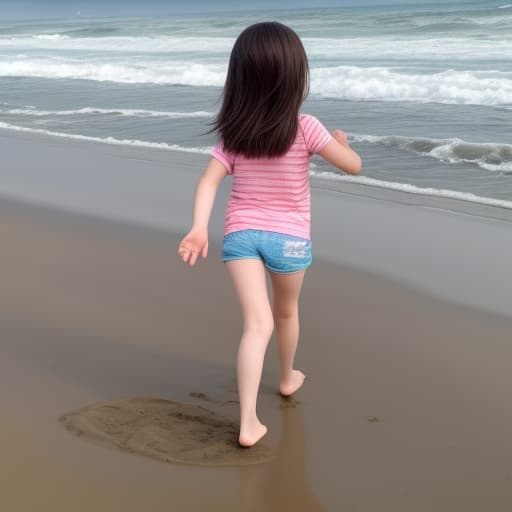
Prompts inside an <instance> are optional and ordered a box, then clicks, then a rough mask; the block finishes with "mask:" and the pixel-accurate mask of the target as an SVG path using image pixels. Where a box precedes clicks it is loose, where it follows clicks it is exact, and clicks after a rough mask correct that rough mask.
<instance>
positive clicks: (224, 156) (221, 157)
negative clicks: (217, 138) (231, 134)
mask: <svg viewBox="0 0 512 512" xmlns="http://www.w3.org/2000/svg"><path fill="white" fill-rule="evenodd" d="M210 154H211V156H212V157H213V158H216V159H217V160H218V161H219V162H220V163H222V164H223V165H224V167H225V168H226V170H227V172H228V174H233V162H234V158H233V155H232V154H231V153H229V152H228V151H225V150H224V147H223V145H222V142H218V143H217V145H216V146H215V147H214V148H213V149H212V152H211V153H210Z"/></svg>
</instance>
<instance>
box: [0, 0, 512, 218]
mask: <svg viewBox="0 0 512 512" xmlns="http://www.w3.org/2000/svg"><path fill="white" fill-rule="evenodd" d="M264 20H277V21H280V22H282V23H285V24H287V25H289V26H290V27H292V28H293V29H294V30H295V31H296V32H297V33H298V34H299V35H300V37H301V38H302V40H303V43H304V46H305V48H306V51H307V53H308V57H309V64H310V70H311V87H310V94H309V97H308V99H307V101H306V102H305V103H304V105H303V107H302V112H307V113H311V114H313V115H316V116H317V117H318V118H319V119H320V120H321V121H322V122H323V123H324V124H325V126H326V127H327V128H329V129H330V130H333V129H335V128H340V129H342V130H344V131H346V132H347V133H348V135H349V140H350V142H351V144H352V146H353V148H354V149H355V150H356V151H357V152H358V153H359V154H360V155H361V157H362V160H363V170H362V173H361V175H360V176H357V177H352V176H346V175H342V174H341V173H340V172H337V171H336V170H335V169H334V168H333V167H331V166H329V165H328V164H326V163H325V162H323V161H322V160H321V159H320V158H319V157H316V156H315V157H314V158H313V160H312V166H311V173H312V175H314V176H315V177H317V178H318V179H321V180H323V185H322V186H323V187H324V188H325V187H327V188H329V186H330V185H329V184H330V183H331V184H332V186H333V188H335V187H334V185H335V182H336V181H339V180H349V181H361V182H364V183H367V184H370V185H374V186H379V187H389V188H395V189H400V190H404V191H406V192H413V193H422V192H423V193H428V194H433V195H445V196H446V195H447V196H453V197H458V198H462V199H466V200H468V201H475V202H484V203H487V204H497V205H500V206H502V207H505V208H512V4H507V3H504V2H481V3H471V4H460V3H457V4H450V3H449V2H444V3H443V4H440V5H435V4H431V5H423V6H422V5H421V3H420V4H417V5H416V6H414V7H411V6H409V7H404V6H400V7H386V8H384V7H366V8H358V7H350V8H348V7H346V8H329V9H326V8H325V9H320V8H311V9H288V10H273V11H266V12H263V11H244V12H235V11H232V12H227V13H226V12H223V13H204V14H201V13H195V14H188V15H184V14H173V13H172V9H171V8H170V12H169V14H168V15H166V16H159V17H158V18H156V17H155V18H151V17H139V18H136V17H129V18H112V17H110V18H100V19H95V18H84V17H81V16H74V17H72V18H68V19H60V20H44V21H42V20H32V21H26V20H25V21H17V22H16V21H9V22H7V21H4V22H2V21H1V18H0V129H4V130H5V129H7V130H24V131H33V132H40V133H47V134H51V135H54V136H56V137H71V138H85V139H89V140H97V141H98V142H101V143H107V144H122V145H123V144H124V145H141V146H149V147H156V148H164V149H172V150H178V151H184V152H198V153H208V152H209V150H210V149H211V148H212V146H213V144H214V143H215V141H216V138H215V135H214V134H205V132H206V131H207V130H208V129H209V128H210V127H211V125H210V124H209V123H210V122H211V120H212V118H213V116H214V114H215V113H216V111H217V110H218V108H219V106H220V98H221V93H222V85H223V83H224V80H225V76H226V70H227V65H228V58H229V53H230V51H231V48H232V46H233V43H234V41H235V38H236V36H237V35H238V34H239V33H240V32H241V30H243V29H244V28H245V27H246V26H247V25H249V24H251V23H255V22H257V21H264ZM169 172H172V169H169Z"/></svg>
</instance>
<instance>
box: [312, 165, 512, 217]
mask: <svg viewBox="0 0 512 512" xmlns="http://www.w3.org/2000/svg"><path fill="white" fill-rule="evenodd" d="M310 173H311V175H312V176H316V177H319V178H324V179H330V180H335V181H346V182H352V183H360V184H362V185H370V186H373V187H380V188H386V189H391V190H398V191H400V192H407V193H409V194H419V195H428V196H435V197H447V198H450V199H458V200H461V201H468V202H471V203H478V204H485V205H489V206H499V207H501V208H507V209H512V201H506V200H503V199H494V198H492V197H482V196H477V195H475V194H471V193H469V192H459V191H457V190H447V189H437V188H430V187H429V188H423V187H417V186H415V185H411V184H409V183H397V182H394V181H383V180H377V179H375V178H369V177H368V176H348V175H345V174H338V173H335V172H328V171H315V170H311V171H310Z"/></svg>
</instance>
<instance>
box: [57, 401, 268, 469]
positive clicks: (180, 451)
mask: <svg viewBox="0 0 512 512" xmlns="http://www.w3.org/2000/svg"><path fill="white" fill-rule="evenodd" d="M204 396H205V399H207V398H208V397H206V395H204ZM198 398H203V397H199V396H198ZM211 401H214V400H211ZM59 422H61V423H62V424H63V425H64V426H65V427H66V428H67V429H68V430H70V431H71V432H74V433H76V434H78V435H80V436H81V437H86V438H88V439H90V440H93V441H95V442H98V443H100V444H103V445H108V446H111V447H115V448H118V449H121V450H124V451H129V452H134V453H138V454H141V455H145V456H148V457H153V458H155V459H159V460H162V461H165V462H177V463H182V464H194V465H200V466H243V465H249V464H259V463H262V462H268V461H269V460H271V459H272V458H273V456H274V451H273V450H272V449H270V448H269V447H267V446H265V445H264V443H262V444H257V445H255V446H253V447H251V449H250V450H243V449H241V448H240V447H239V446H238V442H237V441H238V435H239V430H240V425H239V424H238V423H236V422H235V421H233V420H231V419H229V418H227V417H225V416H222V415H221V414H219V413H217V412H213V411H209V410H208V409H205V408H204V407H201V406H196V405H190V404H184V403H180V402H175V401H173V400H164V399H161V398H154V397H137V398H128V399H123V400H112V401H109V402H99V403H97V404H93V405H90V406H87V407H83V408H81V409H77V410H74V411H70V412H68V413H66V414H64V415H63V416H61V417H60V418H59Z"/></svg>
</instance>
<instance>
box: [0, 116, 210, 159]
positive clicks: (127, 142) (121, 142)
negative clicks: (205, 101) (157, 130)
mask: <svg viewBox="0 0 512 512" xmlns="http://www.w3.org/2000/svg"><path fill="white" fill-rule="evenodd" d="M0 128H4V129H6V130H14V131H18V132H28V133H40V134H43V135H51V136H53V137H63V138H65V139H76V140H87V141H91V142H101V143H103V144H113V145H116V146H138V147H145V148H154V149H167V150H171V151H182V152H185V153H202V154H208V153H210V151H211V150H212V149H213V147H202V148H194V147H192V148H190V147H185V146H180V145H178V144H167V143H166V142H149V141H144V140H136V139H135V140H132V139H116V138H115V137H91V136H89V135H79V134H74V133H64V132H55V131H52V130H43V129H42V128H27V127H25V126H17V125H14V124H10V123H4V122H2V121H0Z"/></svg>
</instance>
